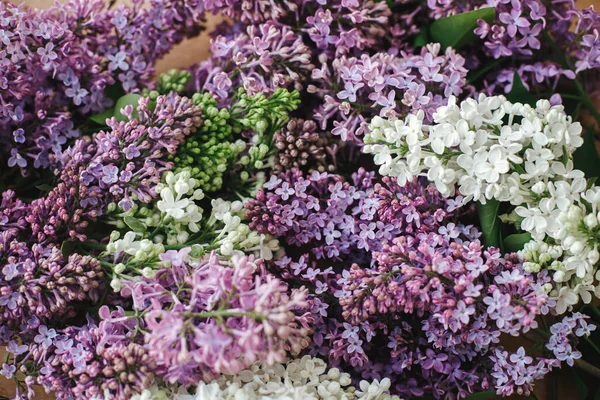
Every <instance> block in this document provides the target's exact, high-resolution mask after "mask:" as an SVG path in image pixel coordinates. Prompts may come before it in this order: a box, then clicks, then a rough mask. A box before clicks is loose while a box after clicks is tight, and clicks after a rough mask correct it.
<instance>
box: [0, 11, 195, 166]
mask: <svg viewBox="0 0 600 400" xmlns="http://www.w3.org/2000/svg"><path fill="white" fill-rule="evenodd" d="M197 11H198V8H197V7H193V2H191V1H183V0H152V1H149V2H145V1H141V0H135V1H133V2H132V4H131V5H130V6H125V5H119V6H117V7H115V8H113V9H111V8H107V5H106V2H104V1H102V0H91V1H85V2H81V1H70V2H68V3H66V4H60V5H56V6H53V7H51V8H50V9H48V10H30V9H25V8H24V7H23V6H13V5H11V4H10V3H8V2H2V4H0V90H2V97H1V105H2V107H0V141H1V142H2V144H3V146H2V148H1V149H0V160H2V167H6V165H7V163H8V166H9V167H15V166H17V167H19V168H21V169H22V172H23V173H26V171H27V170H26V168H27V169H29V168H28V167H30V166H31V164H32V163H33V167H34V168H48V167H55V166H57V165H58V164H59V158H60V156H61V154H62V152H63V151H64V149H65V148H66V147H67V146H68V145H69V143H71V142H72V140H71V139H72V138H77V137H80V136H81V131H80V127H81V125H82V124H83V123H84V122H85V118H84V117H85V116H87V115H90V114H92V113H98V112H100V111H102V110H104V109H105V108H106V107H107V106H110V105H111V104H112V100H111V99H110V97H109V90H113V91H115V90H116V91H124V92H132V91H137V90H139V89H141V88H143V87H145V86H146V85H148V84H150V82H151V78H152V76H153V72H154V69H153V66H154V63H155V62H156V60H157V59H158V58H160V57H161V56H162V55H164V54H165V53H166V52H167V51H169V50H170V49H171V48H172V47H173V45H174V44H176V43H178V42H180V41H181V40H182V39H183V38H184V37H186V36H189V35H191V34H194V33H196V32H198V31H199V29H200V26H199V24H198V22H199V19H198V16H199V14H198V13H197Z"/></svg>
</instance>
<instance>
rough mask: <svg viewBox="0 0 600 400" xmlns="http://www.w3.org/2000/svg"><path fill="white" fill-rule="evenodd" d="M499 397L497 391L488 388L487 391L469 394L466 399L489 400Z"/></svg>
mask: <svg viewBox="0 0 600 400" xmlns="http://www.w3.org/2000/svg"><path fill="white" fill-rule="evenodd" d="M495 398H497V396H496V392H495V391H493V390H488V391H487V392H479V393H473V394H470V395H468V396H467V397H466V398H465V400H487V399H495Z"/></svg>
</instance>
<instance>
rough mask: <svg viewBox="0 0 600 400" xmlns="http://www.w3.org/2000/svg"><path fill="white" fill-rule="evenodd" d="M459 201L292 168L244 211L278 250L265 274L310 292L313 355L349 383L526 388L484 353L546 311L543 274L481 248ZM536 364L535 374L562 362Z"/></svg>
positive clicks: (363, 178)
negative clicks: (497, 370) (500, 375)
mask: <svg viewBox="0 0 600 400" xmlns="http://www.w3.org/2000/svg"><path fill="white" fill-rule="evenodd" d="M460 204H461V199H445V198H442V196H441V195H440V194H439V193H438V192H437V190H436V189H435V188H434V187H433V186H431V185H429V186H423V185H422V184H421V183H419V182H418V181H415V182H412V183H410V184H408V185H407V186H406V187H404V188H401V187H400V186H399V185H398V184H397V182H396V181H395V179H393V178H388V177H386V178H383V179H382V181H381V182H376V181H375V179H374V176H373V175H372V174H370V173H367V172H366V171H364V170H360V171H358V172H357V173H355V174H354V175H353V180H352V184H351V183H349V182H346V181H345V180H344V179H343V178H342V177H341V176H340V175H334V174H328V173H318V172H313V173H312V174H311V175H305V174H302V173H301V172H300V171H298V170H292V171H289V172H287V173H281V174H279V175H277V176H272V178H271V180H270V181H269V182H267V183H266V184H265V186H264V188H263V190H259V192H258V193H257V196H256V199H251V200H249V201H248V202H247V204H246V209H247V218H248V219H249V220H250V223H249V225H250V226H251V228H252V229H255V230H257V231H258V232H263V233H270V234H272V235H274V236H275V237H278V238H279V239H280V240H282V241H283V242H284V243H285V244H286V254H287V255H286V256H285V257H283V258H282V259H281V260H279V261H275V262H274V264H273V267H274V268H276V269H277V270H278V271H279V273H280V274H281V276H282V277H283V278H284V279H285V280H286V281H287V282H288V283H289V284H290V285H306V286H307V287H309V288H310V291H311V306H312V314H313V319H314V334H313V341H312V344H311V346H310V349H309V352H310V353H311V354H312V355H317V356H321V357H326V358H328V360H329V364H330V365H334V366H338V367H341V368H342V369H343V370H345V371H347V372H351V373H352V374H353V376H354V377H355V378H356V379H381V378H383V377H388V378H390V379H391V380H392V388H393V390H392V392H393V393H396V394H399V395H401V396H405V397H412V396H422V395H423V394H425V393H428V394H431V395H433V396H434V397H436V398H442V397H443V396H445V395H446V394H448V393H451V394H452V395H454V396H464V395H466V394H469V393H472V392H476V391H482V390H483V391H485V390H494V389H496V390H498V392H499V393H500V392H502V393H504V391H506V390H508V389H507V388H509V387H510V388H512V389H514V390H519V389H517V386H520V387H521V388H523V390H530V389H531V387H532V382H529V381H528V382H527V383H526V384H523V383H521V381H519V383H515V382H513V381H511V382H508V383H507V382H504V381H502V380H501V379H497V380H496V379H493V377H492V375H491V373H492V370H493V359H492V356H493V355H494V354H496V353H497V352H500V353H502V354H504V353H503V352H505V351H506V350H504V348H503V347H502V345H501V344H500V336H501V335H502V334H508V335H512V336H518V335H520V334H523V333H526V332H528V331H530V330H531V329H535V328H537V321H536V318H537V317H538V316H540V315H543V314H547V313H548V312H549V309H550V308H551V307H552V306H553V301H552V300H551V299H550V298H549V297H548V295H547V294H546V292H545V291H544V289H543V287H544V284H545V283H546V282H548V281H549V280H550V278H549V277H547V276H546V275H545V274H540V275H537V276H536V275H530V274H528V273H525V272H524V271H523V269H522V267H521V264H520V263H519V262H518V260H517V258H516V255H506V256H502V255H501V254H500V252H499V250H497V249H493V248H491V249H484V248H483V246H482V245H481V243H480V242H479V240H478V237H479V235H480V233H479V232H478V231H477V229H476V228H475V227H473V226H472V225H464V224H461V223H458V222H457V219H459V218H460V220H461V221H465V220H468V219H469V215H470V214H471V213H472V210H470V209H468V208H467V209H465V208H461V206H460ZM511 354H512V353H511ZM515 354H517V353H515ZM535 359H536V360H537V361H536V363H537V364H536V365H537V369H536V371H537V375H535V378H536V379H539V378H541V377H542V376H543V375H545V374H546V373H547V372H548V371H549V370H550V369H551V368H552V367H555V366H558V365H559V364H560V361H557V360H554V359H545V358H539V357H537V358H535ZM532 376H534V375H532Z"/></svg>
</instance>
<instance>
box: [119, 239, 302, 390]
mask: <svg viewBox="0 0 600 400" xmlns="http://www.w3.org/2000/svg"><path fill="white" fill-rule="evenodd" d="M189 253H190V248H189V247H188V248H185V249H183V250H179V251H175V250H169V251H167V252H165V253H163V254H162V255H161V256H160V258H161V260H163V261H165V262H169V263H170V266H169V267H166V268H164V269H162V270H160V271H158V273H157V274H156V277H155V278H153V279H147V278H144V279H142V280H141V281H140V282H137V283H132V282H129V283H127V284H126V286H125V287H124V288H123V289H122V291H121V293H122V294H123V295H124V296H126V297H127V296H131V297H132V299H133V302H134V310H135V311H136V312H137V313H138V315H139V320H140V323H141V324H142V325H143V332H144V333H143V340H144V346H145V348H147V349H148V354H149V355H150V356H151V357H152V358H153V359H154V360H156V366H157V372H158V373H160V375H161V376H162V377H163V378H164V379H165V380H166V381H169V382H172V383H173V382H178V383H180V384H183V385H187V386H189V385H193V384H197V383H198V382H199V381H200V380H205V381H210V380H212V379H214V378H215V377H217V376H218V375H219V374H236V373H238V372H240V371H241V370H243V369H244V368H247V367H248V366H249V365H250V364H252V363H253V362H256V361H261V362H267V363H269V364H272V363H274V362H282V361H283V360H284V359H285V357H286V354H287V352H290V353H291V354H298V353H300V351H302V350H303V349H304V348H305V347H307V346H308V341H309V334H310V332H311V330H310V323H311V319H310V313H309V312H308V309H307V301H306V294H307V293H306V290H305V289H303V288H301V289H292V290H288V286H287V285H286V284H285V283H284V282H282V281H281V280H279V279H277V278H276V277H275V276H274V275H272V274H269V273H268V272H266V270H265V269H264V266H263V261H262V260H260V259H254V258H253V257H252V256H249V257H246V256H243V257H240V256H233V257H232V258H231V259H223V258H222V257H220V256H217V255H216V254H214V253H213V254H210V255H207V256H205V257H204V258H203V259H201V260H196V261H194V262H193V263H190V260H189ZM192 264H193V265H192ZM114 318H115V319H117V320H122V319H123V318H121V317H120V316H119V315H116V316H114ZM134 326H135V324H134Z"/></svg>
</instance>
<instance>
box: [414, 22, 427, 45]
mask: <svg viewBox="0 0 600 400" xmlns="http://www.w3.org/2000/svg"><path fill="white" fill-rule="evenodd" d="M429 42H430V40H429V27H428V26H424V27H423V28H421V31H420V32H419V34H418V35H417V36H415V41H414V42H413V47H414V48H417V47H423V46H425V45H427V44H428V43H429Z"/></svg>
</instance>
